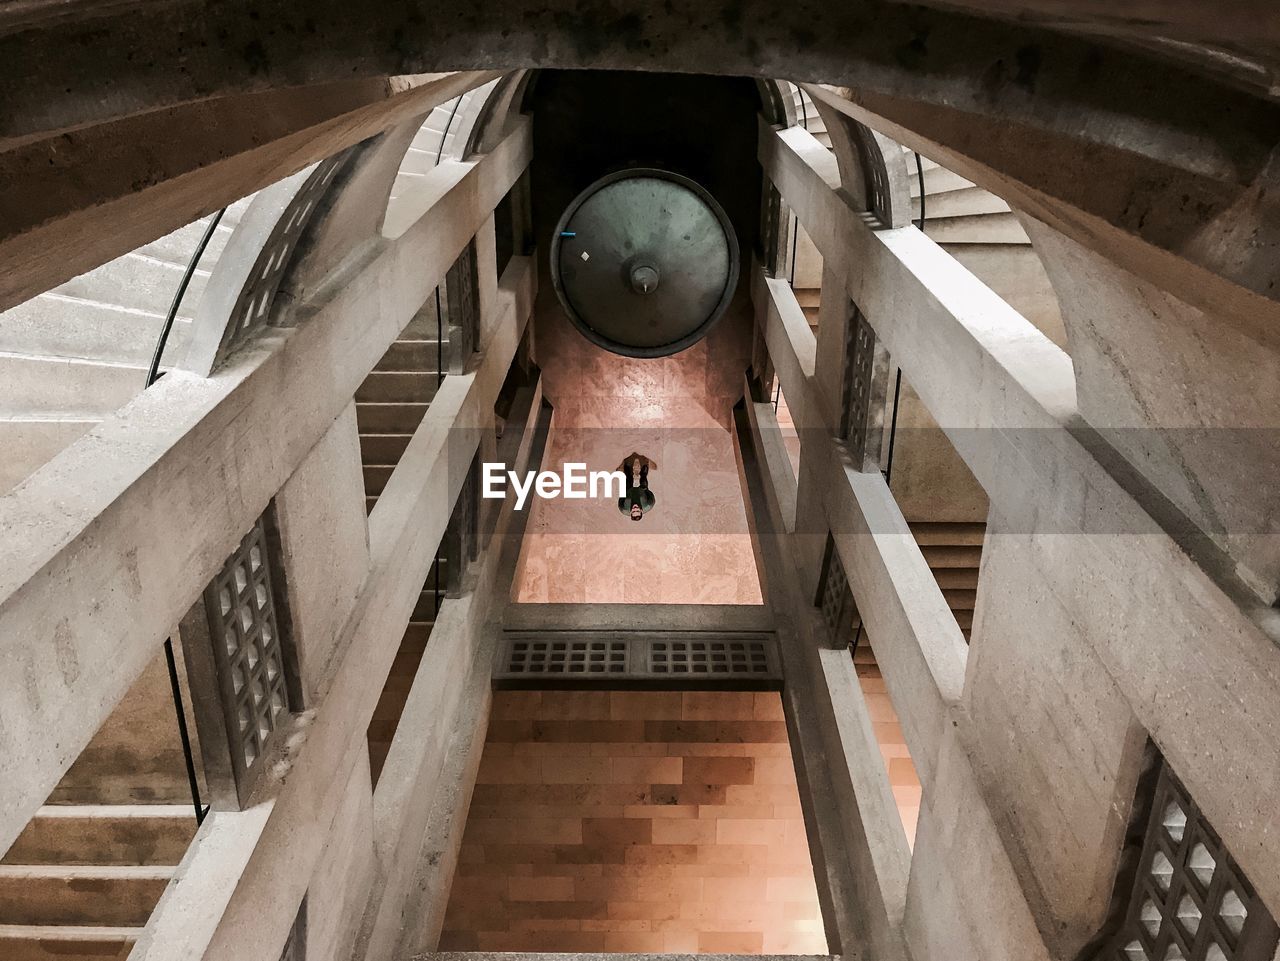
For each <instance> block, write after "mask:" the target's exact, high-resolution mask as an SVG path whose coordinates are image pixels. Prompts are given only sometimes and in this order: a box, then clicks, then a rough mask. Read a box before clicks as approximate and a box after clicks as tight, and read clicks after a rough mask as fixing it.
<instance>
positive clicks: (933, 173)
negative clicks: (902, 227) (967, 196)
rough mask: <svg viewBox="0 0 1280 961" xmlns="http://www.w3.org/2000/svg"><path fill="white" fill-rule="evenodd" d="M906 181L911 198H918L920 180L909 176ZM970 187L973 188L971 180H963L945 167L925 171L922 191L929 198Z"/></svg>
mask: <svg viewBox="0 0 1280 961" xmlns="http://www.w3.org/2000/svg"><path fill="white" fill-rule="evenodd" d="M913 166H914V165H913ZM910 173H911V174H915V171H914V170H912V171H910ZM908 180H909V181H910V184H909V186H910V192H911V196H912V197H919V196H920V178H919V177H917V176H911V177H909V178H908ZM972 186H974V183H973V181H972V180H965V179H964V178H963V177H961V176H960V175H959V174H957V173H952V172H951V171H950V170H948V169H946V168H945V167H934V168H933V169H932V170H926V171H925V172H924V189H925V193H926V194H927V195H928V196H929V197H932V196H933V195H934V194H940V193H946V192H947V191H949V190H967V189H968V188H970V187H972Z"/></svg>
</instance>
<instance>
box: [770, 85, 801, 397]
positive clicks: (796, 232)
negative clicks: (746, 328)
mask: <svg viewBox="0 0 1280 961" xmlns="http://www.w3.org/2000/svg"><path fill="white" fill-rule="evenodd" d="M796 93H797V94H799V96H800V115H801V116H802V117H804V129H805V130H806V131H808V129H809V108H808V106H807V105H806V103H805V100H806V97H805V93H804V91H803V90H801V89H800V88H799V87H796ZM791 219H792V221H793V223H792V225H791V287H792V289H794V288H795V286H796V255H797V253H798V249H797V248H798V247H799V244H800V218H799V217H798V216H796V215H795V213H794V212H792V217H791ZM774 409H775V410H776V409H777V405H776V404H775V405H774Z"/></svg>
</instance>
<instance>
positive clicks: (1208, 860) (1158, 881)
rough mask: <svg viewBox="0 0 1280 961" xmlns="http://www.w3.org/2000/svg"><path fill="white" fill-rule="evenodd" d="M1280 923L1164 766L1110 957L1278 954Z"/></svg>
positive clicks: (1121, 960)
mask: <svg viewBox="0 0 1280 961" xmlns="http://www.w3.org/2000/svg"><path fill="white" fill-rule="evenodd" d="M1276 941H1277V937H1276V925H1275V922H1274V921H1273V920H1272V918H1271V916H1270V914H1269V913H1268V912H1267V910H1266V908H1265V907H1264V906H1263V904H1262V902H1261V900H1260V899H1259V898H1258V897H1257V896H1256V895H1255V894H1254V891H1253V887H1252V886H1251V885H1250V884H1249V882H1248V880H1247V879H1246V878H1245V876H1244V875H1243V874H1242V873H1241V871H1240V868H1239V867H1238V866H1237V865H1236V863H1235V861H1234V860H1233V859H1232V857H1231V855H1230V854H1229V853H1228V852H1227V849H1226V847H1225V846H1224V845H1223V843H1222V841H1221V840H1220V839H1219V838H1218V836H1217V834H1216V833H1215V832H1214V830H1213V828H1212V827H1211V826H1210V825H1209V822H1208V821H1207V820H1206V819H1205V817H1204V814H1203V813H1201V811H1200V809H1199V808H1198V807H1196V805H1195V802H1194V801H1192V800H1191V797H1190V795H1189V794H1188V793H1187V792H1186V790H1185V789H1184V788H1183V787H1182V785H1181V784H1179V783H1178V781H1177V779H1176V778H1175V777H1174V775H1173V773H1172V772H1171V771H1170V770H1169V768H1168V766H1167V765H1166V766H1163V767H1162V769H1161V771H1160V775H1159V780H1158V782H1157V786H1156V791H1155V798H1154V802H1153V804H1152V808H1151V820H1150V822H1149V824H1148V826H1147V834H1146V839H1145V840H1144V842H1143V847H1142V856H1141V859H1140V861H1139V866H1138V876H1137V878H1136V880H1135V883H1134V887H1133V893H1132V897H1131V899H1130V903H1129V909H1128V913H1127V915H1126V917H1125V921H1124V925H1123V927H1122V928H1121V929H1120V931H1119V933H1118V934H1117V936H1116V937H1115V939H1114V940H1113V942H1112V946H1111V948H1110V949H1109V951H1108V952H1104V954H1103V955H1102V957H1104V958H1106V961H1271V958H1272V957H1273V952H1274V951H1275V947H1276Z"/></svg>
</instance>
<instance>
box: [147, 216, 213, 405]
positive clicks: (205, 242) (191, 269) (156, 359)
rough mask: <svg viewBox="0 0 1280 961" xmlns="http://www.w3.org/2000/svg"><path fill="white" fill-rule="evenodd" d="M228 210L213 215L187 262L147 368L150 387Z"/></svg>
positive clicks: (154, 380) (157, 373) (158, 372)
mask: <svg viewBox="0 0 1280 961" xmlns="http://www.w3.org/2000/svg"><path fill="white" fill-rule="evenodd" d="M226 212H227V208H226V207H223V208H222V209H221V210H219V211H218V212H217V213H216V214H214V215H213V219H212V220H210V221H209V226H208V227H206V228H205V230H204V236H203V237H201V238H200V243H198V244H196V249H195V253H193V254H192V255H191V260H190V261H189V262H188V263H187V269H186V270H184V271H183V272H182V282H181V283H180V284H178V289H177V291H176V292H175V293H174V295H173V301H172V302H171V303H170V304H169V313H168V314H167V315H165V318H164V326H163V327H161V328H160V339H159V340H157V341H156V349H155V353H153V354H152V355H151V366H150V367H148V368H147V386H148V387H150V386H151V385H152V384H154V383H155V382H156V381H157V380H159V379H160V358H161V357H163V356H164V348H165V345H166V344H167V343H168V342H169V332H170V331H171V330H173V322H174V320H175V319H176V318H177V316H178V308H179V307H181V306H182V298H183V297H184V296H185V295H186V293H187V286H188V285H189V284H190V283H191V278H192V277H193V276H194V275H195V272H196V265H197V264H198V263H200V258H201V257H202V256H204V249H205V248H206V247H208V246H209V241H210V240H212V239H213V232H214V231H215V230H217V229H218V221H220V220H222V215H223V214H225V213H226Z"/></svg>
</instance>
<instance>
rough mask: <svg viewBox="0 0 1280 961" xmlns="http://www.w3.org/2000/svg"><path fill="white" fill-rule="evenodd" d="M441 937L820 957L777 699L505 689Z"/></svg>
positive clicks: (464, 941)
mask: <svg viewBox="0 0 1280 961" xmlns="http://www.w3.org/2000/svg"><path fill="white" fill-rule="evenodd" d="M440 948H441V950H484V951H627V952H706V953H732V952H743V953H761V952H764V953H780V954H782V953H786V954H825V953H826V951H827V944H826V937H825V935H824V933H823V929H822V924H821V921H820V920H819V915H818V899H817V892H816V889H815V886H814V880H813V869H812V866H811V864H810V862H809V852H808V843H807V840H806V836H805V831H804V822H803V820H802V818H801V814H800V799H799V795H798V793H797V789H796V781H795V771H794V768H793V766H792V760H791V752H790V746H789V745H788V743H787V734H786V725H785V724H784V722H783V720H782V704H781V700H780V699H779V697H778V695H777V694H774V693H751V692H745V693H739V692H725V693H685V694H681V693H668V692H607V691H600V692H595V691H593V692H565V691H558V692H514V691H505V692H498V693H497V694H496V695H495V699H494V708H493V719H492V721H491V723H490V727H489V735H488V740H487V742H486V744H485V752H484V756H483V758H482V760H481V765H480V777H479V781H478V784H477V786H476V791H475V795H474V797H473V799H472V803H471V810H470V813H469V817H468V821H467V827H466V833H465V836H464V840H463V846H462V856H461V863H460V865H459V867H458V872H457V876H456V877H455V879H454V884H453V890H452V894H451V900H450V903H449V908H448V913H447V916H446V919H445V929H444V933H443V935H442V938H441V942H440Z"/></svg>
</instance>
